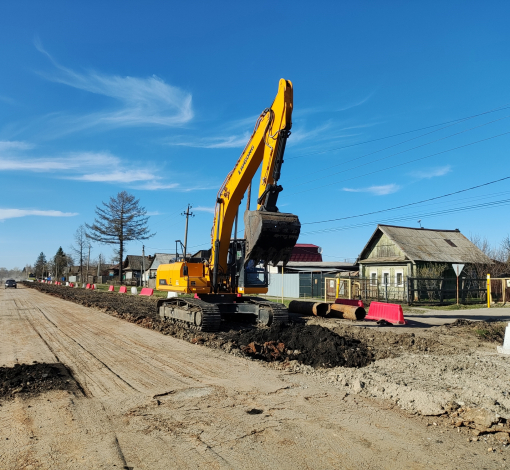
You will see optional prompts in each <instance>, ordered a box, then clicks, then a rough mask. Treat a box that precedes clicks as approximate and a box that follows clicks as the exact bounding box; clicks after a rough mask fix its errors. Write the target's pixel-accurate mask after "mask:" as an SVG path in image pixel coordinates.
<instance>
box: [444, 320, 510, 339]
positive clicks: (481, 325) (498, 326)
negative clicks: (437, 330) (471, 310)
mask: <svg viewBox="0 0 510 470" xmlns="http://www.w3.org/2000/svg"><path fill="white" fill-rule="evenodd" d="M507 324H508V322H502V321H500V320H497V319H492V318H489V319H488V320H487V321H470V320H465V319H462V318H459V319H458V320H456V321H454V322H453V323H450V324H449V325H445V326H444V327H443V328H445V329H447V330H450V329H452V328H455V329H461V330H462V331H464V332H466V333H470V334H472V335H475V336H477V337H478V338H479V339H481V340H483V341H487V342H489V343H503V340H504V339H505V329H506V326H507Z"/></svg>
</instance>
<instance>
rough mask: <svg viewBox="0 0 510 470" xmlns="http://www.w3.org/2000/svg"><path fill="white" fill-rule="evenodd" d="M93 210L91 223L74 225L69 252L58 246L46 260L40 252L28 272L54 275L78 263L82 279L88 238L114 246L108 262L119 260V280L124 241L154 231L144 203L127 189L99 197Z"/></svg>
mask: <svg viewBox="0 0 510 470" xmlns="http://www.w3.org/2000/svg"><path fill="white" fill-rule="evenodd" d="M95 213H96V217H95V219H94V222H93V223H91V224H88V223H85V224H84V225H80V226H79V227H78V228H77V230H76V232H75V233H74V243H73V245H71V246H70V251H71V252H70V253H65V252H64V251H63V249H62V247H59V249H58V250H57V253H56V254H55V255H54V256H53V257H52V258H50V259H49V260H47V258H46V255H45V254H44V253H43V252H41V253H40V254H39V256H38V257H37V260H36V261H35V264H34V267H33V268H32V267H27V268H29V269H33V271H32V272H34V274H35V275H36V277H37V278H43V277H46V276H48V275H49V274H50V273H51V274H52V275H53V276H54V277H56V278H58V277H60V276H61V275H62V274H63V273H64V270H65V268H69V267H71V266H75V265H77V266H80V277H81V279H83V267H84V265H85V261H87V264H90V260H89V255H90V249H91V247H92V242H98V243H100V244H104V245H113V246H114V256H113V258H112V259H111V261H112V264H116V263H118V264H119V279H120V280H122V276H123V265H122V264H123V263H122V262H123V258H124V252H125V249H126V245H127V243H128V242H130V241H134V240H136V241H140V240H147V239H149V238H151V237H153V236H154V235H155V233H151V232H150V230H149V228H148V225H147V223H148V220H149V216H147V211H146V209H145V207H142V206H140V200H139V199H136V198H135V196H133V195H132V194H129V193H128V192H127V191H121V192H119V193H117V195H116V196H115V197H113V196H112V197H110V200H109V201H108V202H104V201H103V202H102V206H96V209H95ZM104 260H105V258H104V256H102V255H99V262H101V261H103V262H104ZM93 264H95V263H93ZM0 269H1V268H0ZM27 274H28V273H27ZM87 275H88V273H87Z"/></svg>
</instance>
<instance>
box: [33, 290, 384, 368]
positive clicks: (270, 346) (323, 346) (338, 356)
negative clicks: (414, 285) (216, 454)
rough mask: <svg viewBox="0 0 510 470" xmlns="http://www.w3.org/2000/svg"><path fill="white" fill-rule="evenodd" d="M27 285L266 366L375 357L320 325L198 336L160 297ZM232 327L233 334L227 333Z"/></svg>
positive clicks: (348, 363)
mask: <svg viewBox="0 0 510 470" xmlns="http://www.w3.org/2000/svg"><path fill="white" fill-rule="evenodd" d="M25 285H26V286H27V287H31V288H35V289H37V290H39V291H41V292H44V293H48V294H50V295H54V296H56V297H60V298H62V299H65V300H69V301H71V302H75V303H78V304H80V305H83V306H85V307H94V308H97V309H99V310H101V311H103V312H106V313H109V314H113V315H116V316H118V317H119V318H122V319H124V320H127V321H129V322H132V323H135V324H137V325H139V326H142V327H144V328H149V329H152V330H156V331H159V332H161V333H162V334H165V335H169V336H174V337H176V338H179V339H183V340H185V341H189V342H191V343H194V344H201V345H204V346H207V347H211V348H218V349H223V350H224V351H226V352H229V353H234V354H236V353H242V354H244V355H245V356H248V357H251V358H254V359H259V360H264V361H267V362H290V361H297V362H299V363H301V364H305V365H310V366H312V367H326V368H329V367H338V366H344V367H364V366H366V365H368V364H369V363H370V362H372V361H373V360H374V353H373V352H372V351H371V349H370V348H368V347H367V346H366V344H365V342H364V341H362V340H359V339H355V338H350V337H348V336H347V335H339V334H337V333H335V332H333V331H331V330H330V329H328V328H323V327H321V326H316V325H305V324H296V323H291V324H288V325H283V324H275V325H273V326H272V327H271V328H253V327H250V326H248V327H246V326H244V325H243V326H240V325H239V324H238V325H233V324H230V323H227V322H224V323H223V325H222V327H223V330H224V331H221V332H218V333H205V332H195V331H192V330H189V329H187V328H185V327H183V326H181V325H180V324H179V323H172V322H168V321H162V320H161V319H160V317H159V316H158V315H157V313H156V303H157V299H155V298H150V297H149V298H147V297H140V296H136V295H126V294H118V293H111V292H104V291H90V290H86V289H77V288H74V289H73V288H69V287H64V286H54V285H49V284H41V283H25ZM233 326H235V328H236V330H234V329H232V327H233ZM227 328H228V329H229V331H225V329H227ZM250 345H251V346H250Z"/></svg>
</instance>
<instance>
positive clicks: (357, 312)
mask: <svg viewBox="0 0 510 470" xmlns="http://www.w3.org/2000/svg"><path fill="white" fill-rule="evenodd" d="M366 314H367V312H366V310H365V309H364V308H363V307H355V306H353V305H342V304H331V316H334V317H338V318H345V319H347V320H354V321H360V320H363V319H364V318H365V316H366Z"/></svg>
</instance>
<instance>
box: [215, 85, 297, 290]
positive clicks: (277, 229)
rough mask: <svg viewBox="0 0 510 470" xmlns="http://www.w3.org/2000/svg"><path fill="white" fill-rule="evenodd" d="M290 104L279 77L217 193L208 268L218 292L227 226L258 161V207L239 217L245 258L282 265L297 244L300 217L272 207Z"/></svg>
mask: <svg viewBox="0 0 510 470" xmlns="http://www.w3.org/2000/svg"><path fill="white" fill-rule="evenodd" d="M292 107H293V92H292V83H291V82H290V81H288V80H284V79H281V80H280V83H279V87H278V93H277V95H276V98H275V100H274V101H273V104H272V105H271V107H270V108H266V109H265V110H264V111H263V112H262V114H261V115H260V116H259V118H258V120H257V122H256V125H255V129H254V131H253V134H252V136H251V137H250V140H249V141H248V144H247V145H246V147H245V148H244V150H243V152H242V153H241V156H240V157H239V160H238V161H237V163H236V165H235V166H234V169H233V170H232V171H231V172H230V173H229V174H228V175H227V178H226V179H225V181H224V183H223V184H222V186H221V188H220V190H219V191H218V194H217V197H216V207H215V215H214V224H213V228H212V231H211V238H212V252H211V260H210V270H212V274H213V276H212V287H213V290H214V292H217V287H218V279H219V277H222V276H225V275H226V274H227V272H228V266H227V259H228V253H229V248H230V237H231V234H232V226H233V224H234V221H235V218H236V216H237V214H238V209H239V205H240V203H241V200H242V199H243V197H244V194H245V192H246V190H247V188H248V186H249V185H250V183H251V181H252V179H253V177H254V176H255V173H256V172H257V170H258V168H259V167H260V165H261V163H262V171H261V179H260V186H259V192H258V195H259V196H258V199H257V210H256V211H246V213H245V216H244V221H245V232H246V251H245V261H246V262H248V261H249V260H250V259H252V260H254V261H255V262H256V263H258V262H259V261H262V262H264V264H267V263H268V262H270V261H272V262H273V263H274V264H276V263H278V262H279V261H281V260H283V261H284V263H286V262H287V261H288V259H289V258H290V253H291V251H292V248H293V247H294V245H295V244H296V241H297V239H298V236H299V231H300V227H301V226H300V223H299V219H298V218H297V216H295V215H293V214H282V213H280V212H278V208H277V207H276V201H277V199H278V194H279V193H280V192H281V190H282V187H281V186H278V184H277V182H278V179H279V177H280V170H281V165H282V163H283V154H284V152H285V144H286V141H287V138H288V137H289V135H290V129H291V127H292V120H291V119H292Z"/></svg>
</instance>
